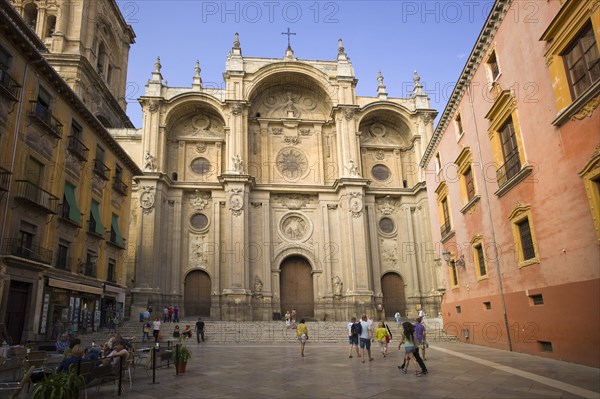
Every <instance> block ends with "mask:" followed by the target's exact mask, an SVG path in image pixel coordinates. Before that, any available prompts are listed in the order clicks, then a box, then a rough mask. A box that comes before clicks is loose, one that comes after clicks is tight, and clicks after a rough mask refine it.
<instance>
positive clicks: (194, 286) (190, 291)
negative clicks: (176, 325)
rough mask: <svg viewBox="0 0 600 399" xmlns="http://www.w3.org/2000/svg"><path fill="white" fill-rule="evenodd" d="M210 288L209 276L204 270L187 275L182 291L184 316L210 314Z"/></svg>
mask: <svg viewBox="0 0 600 399" xmlns="http://www.w3.org/2000/svg"><path fill="white" fill-rule="evenodd" d="M210 289H211V282H210V277H209V276H208V274H206V273H205V272H202V271H193V272H190V274H188V275H187V277H186V278H185V290H184V293H183V298H184V299H183V301H184V303H183V306H184V312H185V313H184V315H185V316H186V317H187V316H210Z"/></svg>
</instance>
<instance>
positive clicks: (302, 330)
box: [296, 319, 308, 357]
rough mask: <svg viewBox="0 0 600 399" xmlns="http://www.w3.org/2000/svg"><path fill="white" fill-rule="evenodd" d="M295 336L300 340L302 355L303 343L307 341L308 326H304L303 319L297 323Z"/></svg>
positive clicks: (301, 354)
mask: <svg viewBox="0 0 600 399" xmlns="http://www.w3.org/2000/svg"><path fill="white" fill-rule="evenodd" d="M296 336H297V337H298V340H299V341H300V356H302V357H304V345H306V341H308V327H307V326H306V324H305V321H304V319H302V320H300V324H298V328H297V329H296Z"/></svg>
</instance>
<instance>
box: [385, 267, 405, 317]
mask: <svg viewBox="0 0 600 399" xmlns="http://www.w3.org/2000/svg"><path fill="white" fill-rule="evenodd" d="M381 291H382V292H383V308H384V310H385V317H394V314H395V313H396V312H400V314H401V315H402V316H403V317H404V316H406V295H405V293H404V281H403V280H402V277H400V276H399V275H397V274H396V273H387V274H385V275H384V276H383V277H382V278H381Z"/></svg>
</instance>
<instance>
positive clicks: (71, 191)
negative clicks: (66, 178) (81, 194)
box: [65, 183, 81, 223]
mask: <svg viewBox="0 0 600 399" xmlns="http://www.w3.org/2000/svg"><path fill="white" fill-rule="evenodd" d="M65 200H66V201H67V204H69V219H70V220H72V221H74V222H77V223H81V211H80V210H79V207H78V206H77V199H76V197H75V187H73V186H72V185H70V184H69V183H65Z"/></svg>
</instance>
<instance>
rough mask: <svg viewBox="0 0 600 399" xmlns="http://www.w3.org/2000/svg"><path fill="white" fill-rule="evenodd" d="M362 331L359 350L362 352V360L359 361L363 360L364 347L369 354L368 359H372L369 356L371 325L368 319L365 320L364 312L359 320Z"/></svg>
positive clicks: (362, 361)
mask: <svg viewBox="0 0 600 399" xmlns="http://www.w3.org/2000/svg"><path fill="white" fill-rule="evenodd" d="M360 325H361V328H362V331H361V333H360V351H361V353H362V355H361V356H362V360H361V361H360V362H361V363H364V362H365V348H366V349H367V353H368V354H369V361H372V360H373V358H372V357H371V333H372V331H371V326H372V323H371V322H370V321H367V315H366V314H364V315H362V320H361V322H360Z"/></svg>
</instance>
